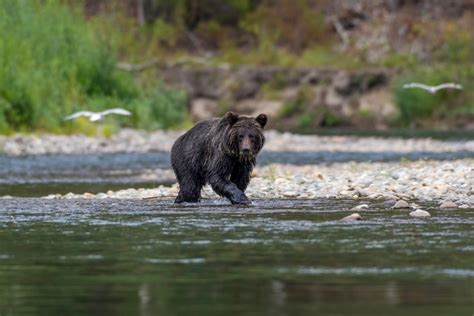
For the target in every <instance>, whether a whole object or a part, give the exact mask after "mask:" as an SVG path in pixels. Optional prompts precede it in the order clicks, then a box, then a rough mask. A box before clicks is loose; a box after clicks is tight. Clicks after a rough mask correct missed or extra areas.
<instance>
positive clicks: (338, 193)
mask: <svg viewBox="0 0 474 316" xmlns="http://www.w3.org/2000/svg"><path fill="white" fill-rule="evenodd" d="M178 135H180V132H163V131H157V132H153V133H145V132H141V131H134V130H123V131H121V132H120V133H118V134H117V135H114V136H113V137H112V138H110V139H101V138H99V139H97V138H88V137H85V136H57V135H44V136H40V137H35V136H13V137H3V138H2V139H0V144H2V147H0V148H3V152H4V153H6V154H8V155H14V156H15V155H35V154H58V153H61V154H64V153H66V154H68V153H77V152H80V153H82V154H85V153H98V152H104V153H119V152H134V151H136V152H149V151H164V152H168V151H169V150H170V147H171V145H172V143H173V141H174V140H175V138H176V137H178ZM266 136H267V140H268V141H267V143H266V145H265V150H266V151H270V152H271V151H274V152H275V153H278V152H285V153H288V152H290V153H291V152H294V153H295V155H296V154H297V153H298V152H299V153H301V152H311V151H314V152H316V151H328V152H331V153H333V154H334V155H338V154H346V155H347V154H349V155H350V154H351V153H359V152H374V153H376V152H387V151H390V152H399V153H403V154H407V155H408V154H410V153H413V152H415V151H425V152H434V153H436V152H438V153H441V154H446V153H456V152H461V151H462V152H465V153H467V157H466V158H462V159H454V160H450V159H447V160H442V159H440V160H434V159H433V160H424V159H419V160H415V161H410V160H407V159H401V160H400V161H386V162H385V161H378V162H373V161H372V162H371V161H370V159H369V161H358V162H356V161H341V162H327V161H325V162H320V163H312V164H287V163H271V162H270V163H268V162H267V163H265V164H261V165H258V166H257V168H256V169H255V171H254V175H253V179H252V181H251V183H250V186H249V188H248V190H247V192H246V193H247V195H248V196H249V198H251V199H261V198H263V199H276V198H283V199H285V198H288V199H318V198H344V199H347V198H352V199H354V200H371V199H374V200H383V201H387V205H392V204H395V202H396V201H398V200H405V201H408V202H416V201H419V202H426V203H434V204H442V203H444V202H450V203H451V202H452V203H454V204H451V206H452V207H459V208H474V141H472V140H465V141H440V140H433V139H428V138H424V139H401V138H389V139H387V138H378V137H353V136H314V135H313V136H303V135H294V134H288V133H283V134H282V133H278V132H275V131H268V132H267V133H266ZM369 157H370V156H369ZM170 171H171V170H169V169H155V172H157V173H160V172H166V173H167V174H169V173H170ZM157 176H158V177H159V175H157ZM177 191H178V187H177V185H176V184H175V185H172V186H170V187H168V186H159V187H157V188H154V189H134V188H131V189H126V190H119V191H115V192H114V191H108V192H103V193H99V194H91V193H87V192H86V193H83V194H73V193H69V194H65V195H59V194H52V195H49V196H46V197H45V198H54V199H71V198H86V199H90V198H95V199H106V198H118V199H154V198H156V199H173V198H174V197H175V196H176V194H177ZM202 196H203V198H217V195H216V194H215V193H214V192H212V190H211V189H210V188H209V187H205V189H204V190H203V194H202Z"/></svg>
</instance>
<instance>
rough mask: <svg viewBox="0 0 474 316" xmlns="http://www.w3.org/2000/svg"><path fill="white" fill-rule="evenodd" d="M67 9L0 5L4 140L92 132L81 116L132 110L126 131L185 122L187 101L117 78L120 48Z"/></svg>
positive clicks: (13, 1)
mask: <svg viewBox="0 0 474 316" xmlns="http://www.w3.org/2000/svg"><path fill="white" fill-rule="evenodd" d="M99 30H100V29H99V28H98V27H97V24H94V23H88V22H86V20H85V19H84V18H83V16H82V14H81V12H79V10H78V9H74V8H73V9H71V8H70V7H65V6H64V5H62V4H61V3H60V1H54V0H48V1H29V0H18V1H17V0H4V1H1V2H0V34H1V40H0V63H1V66H0V132H4V133H5V132H10V131H18V130H20V131H31V130H48V131H53V132H72V131H76V130H82V131H87V130H88V129H90V126H89V125H88V124H87V123H84V122H77V123H75V122H64V121H63V120H62V117H64V116H66V115H67V114H70V113H72V112H74V111H76V110H80V109H88V110H103V109H105V108H109V107H124V108H126V109H129V110H130V111H132V112H133V119H132V120H124V119H120V118H116V117H115V118H110V119H109V118H108V119H107V120H109V121H110V120H114V119H115V120H117V123H118V122H119V120H120V122H121V124H122V125H130V126H135V127H140V128H157V127H161V128H166V127H170V126H173V125H176V124H178V123H179V122H182V121H183V120H184V119H185V114H184V113H185V111H184V105H185V98H184V96H183V95H182V94H181V93H178V92H175V91H172V90H169V89H167V88H166V87H165V86H163V85H162V84H160V83H159V82H156V80H155V82H153V84H149V87H139V86H138V84H137V83H136V82H135V81H134V78H132V77H131V76H130V75H129V74H128V73H125V72H120V71H119V70H116V68H115V63H116V53H115V47H114V44H113V41H107V40H105V38H102V37H101V36H100V34H101V33H100V32H99Z"/></svg>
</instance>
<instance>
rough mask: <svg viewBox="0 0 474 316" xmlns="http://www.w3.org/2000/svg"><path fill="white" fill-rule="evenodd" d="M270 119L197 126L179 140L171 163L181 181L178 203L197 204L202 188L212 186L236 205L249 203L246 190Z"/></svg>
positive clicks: (230, 116) (229, 117)
mask: <svg viewBox="0 0 474 316" xmlns="http://www.w3.org/2000/svg"><path fill="white" fill-rule="evenodd" d="M266 123H267V116H266V115H265V114H260V115H259V116H257V118H253V117H247V116H238V115H237V114H234V113H232V112H228V113H226V115H225V116H224V117H222V118H216V119H209V120H205V121H202V122H199V123H197V124H196V125H195V126H194V127H193V128H191V129H190V130H189V131H188V132H186V133H185V134H184V135H182V136H181V137H179V138H178V139H177V140H176V142H175V143H174V145H173V148H172V149H171V164H172V166H173V170H174V173H175V175H176V178H177V179H178V182H179V193H178V197H177V198H176V200H175V203H182V202H198V201H199V199H200V197H201V189H202V187H203V186H204V185H205V184H207V183H208V184H210V185H211V186H212V189H213V190H214V191H215V192H216V193H217V194H219V195H220V196H223V197H226V198H228V199H229V200H230V201H231V202H232V203H233V204H250V201H249V199H248V198H247V197H246V196H245V193H244V191H245V189H246V188H247V185H248V184H249V182H250V173H251V172H252V169H253V167H254V166H255V162H256V161H255V158H256V156H257V154H258V153H259V151H260V150H261V149H262V147H263V144H264V143H265V137H264V136H263V127H264V126H265V124H266Z"/></svg>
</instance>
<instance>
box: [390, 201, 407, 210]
mask: <svg viewBox="0 0 474 316" xmlns="http://www.w3.org/2000/svg"><path fill="white" fill-rule="evenodd" d="M393 208H396V209H398V208H410V204H408V202H407V201H405V200H399V201H397V203H395V205H394V206H393Z"/></svg>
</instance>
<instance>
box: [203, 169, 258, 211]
mask: <svg viewBox="0 0 474 316" xmlns="http://www.w3.org/2000/svg"><path fill="white" fill-rule="evenodd" d="M209 184H210V185H211V187H212V189H213V190H214V191H215V192H216V193H217V194H219V195H220V196H225V197H226V198H228V199H229V200H230V202H231V203H232V204H246V205H248V204H251V202H250V200H249V199H248V198H247V196H245V194H244V192H243V191H242V190H240V189H239V188H238V187H237V186H236V185H235V183H233V182H231V181H229V180H226V179H225V178H223V177H220V176H217V175H216V176H213V177H212V178H210V179H209Z"/></svg>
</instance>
